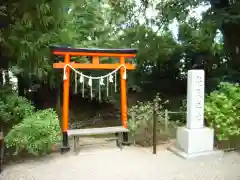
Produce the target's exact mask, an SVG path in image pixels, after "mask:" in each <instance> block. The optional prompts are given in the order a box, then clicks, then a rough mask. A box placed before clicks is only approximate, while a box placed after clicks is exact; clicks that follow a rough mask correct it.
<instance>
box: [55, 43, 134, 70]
mask: <svg viewBox="0 0 240 180" xmlns="http://www.w3.org/2000/svg"><path fill="white" fill-rule="evenodd" d="M51 52H52V54H54V55H57V56H65V55H69V56H91V57H93V59H92V63H91V64H82V63H71V66H72V67H74V68H81V69H116V68H117V67H119V65H121V64H120V63H116V64H101V63H99V57H119V58H120V57H121V58H129V57H135V56H136V53H137V49H98V48H73V47H70V46H67V47H66V46H65V47H63V46H52V47H51ZM64 66H65V63H64V62H58V63H54V64H53V68H57V69H59V68H61V69H62V68H64ZM125 67H126V69H127V70H134V69H136V66H135V65H133V64H127V63H126V64H125Z"/></svg>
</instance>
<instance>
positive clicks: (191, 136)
mask: <svg viewBox="0 0 240 180" xmlns="http://www.w3.org/2000/svg"><path fill="white" fill-rule="evenodd" d="M204 84H205V73H204V70H189V71H188V80H187V125H186V127H179V128H178V129H177V143H176V146H175V147H172V148H170V150H172V151H173V152H174V153H176V154H178V155H180V156H182V157H184V158H191V157H196V156H200V155H207V154H212V153H214V154H215V153H216V152H217V151H213V147H214V131H213V129H211V128H208V127H204ZM218 153H219V152H218Z"/></svg>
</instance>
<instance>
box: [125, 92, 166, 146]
mask: <svg viewBox="0 0 240 180" xmlns="http://www.w3.org/2000/svg"><path fill="white" fill-rule="evenodd" d="M154 102H156V103H158V109H157V115H158V121H159V120H160V121H161V120H162V119H163V118H164V115H163V107H162V104H163V103H162V104H161V98H160V97H159V95H157V96H156V98H155V99H154V101H152V102H150V101H148V102H145V103H144V102H137V104H136V105H135V106H132V107H131V108H130V109H129V113H128V114H129V124H128V127H129V130H130V132H131V134H132V136H133V140H134V141H135V143H136V144H139V145H142V146H151V145H152V138H153V137H152V134H153V105H154ZM161 135H163V134H161ZM159 136H160V123H157V137H159Z"/></svg>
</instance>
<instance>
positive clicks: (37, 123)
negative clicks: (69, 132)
mask: <svg viewBox="0 0 240 180" xmlns="http://www.w3.org/2000/svg"><path fill="white" fill-rule="evenodd" d="M59 140H60V126H59V121H58V116H57V113H56V112H55V111H54V110H53V109H46V110H39V111H37V112H35V113H33V114H32V115H30V116H28V117H25V118H24V119H23V121H22V122H20V123H19V124H17V125H15V126H14V127H13V128H12V130H11V131H10V132H9V133H8V134H7V136H6V145H7V147H11V148H14V149H15V150H16V152H15V153H16V154H19V153H20V152H23V151H27V152H28V153H30V154H33V155H41V154H45V153H48V152H50V150H51V148H52V145H53V144H55V143H56V142H58V141H59Z"/></svg>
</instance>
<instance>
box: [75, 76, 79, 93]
mask: <svg viewBox="0 0 240 180" xmlns="http://www.w3.org/2000/svg"><path fill="white" fill-rule="evenodd" d="M74 85H75V91H74V93H75V94H77V88H78V83H77V73H75V82H74Z"/></svg>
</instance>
